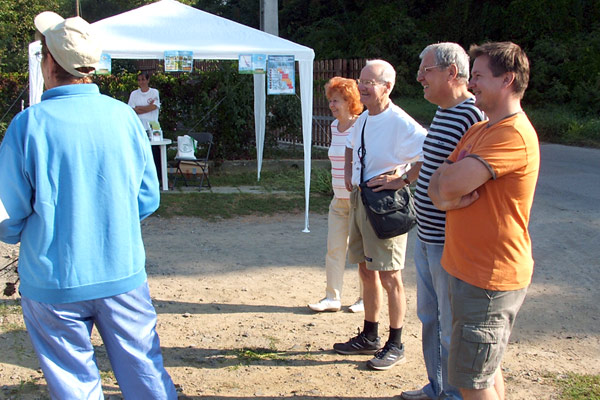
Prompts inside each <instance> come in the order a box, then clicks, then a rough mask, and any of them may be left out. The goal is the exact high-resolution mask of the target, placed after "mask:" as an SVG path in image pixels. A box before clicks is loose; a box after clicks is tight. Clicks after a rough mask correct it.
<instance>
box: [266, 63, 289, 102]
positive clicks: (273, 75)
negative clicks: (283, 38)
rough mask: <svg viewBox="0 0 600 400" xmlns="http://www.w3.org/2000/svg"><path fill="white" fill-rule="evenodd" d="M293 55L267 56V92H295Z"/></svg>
mask: <svg viewBox="0 0 600 400" xmlns="http://www.w3.org/2000/svg"><path fill="white" fill-rule="evenodd" d="M295 67H296V66H295V60H294V56H269V58H268V60H267V94H296V82H295V81H296V78H295V77H296V71H295Z"/></svg>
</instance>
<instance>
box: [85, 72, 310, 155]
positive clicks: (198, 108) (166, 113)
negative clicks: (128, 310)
mask: <svg viewBox="0 0 600 400" xmlns="http://www.w3.org/2000/svg"><path fill="white" fill-rule="evenodd" d="M95 81H96V83H97V84H98V85H99V86H100V90H101V92H102V93H104V94H107V95H109V96H112V97H115V98H117V99H119V100H122V101H124V102H127V100H128V99H129V94H130V93H131V91H133V90H135V89H136V88H137V79H136V74H135V73H127V72H122V73H119V74H117V75H109V76H98V77H96V79H95ZM150 81H151V82H150V86H151V87H154V88H156V89H158V91H159V92H160V100H161V111H160V117H159V118H160V124H161V127H162V129H163V133H164V136H165V137H166V138H169V139H171V140H173V141H175V140H176V139H177V136H180V135H182V134H185V133H187V132H188V131H189V130H192V131H195V132H211V133H213V134H214V136H215V146H214V147H213V150H212V152H211V158H213V159H215V160H217V161H219V160H223V159H226V158H227V159H251V158H255V157H256V153H255V147H256V146H255V143H256V139H255V131H254V100H253V99H254V93H253V80H252V77H251V76H250V75H240V74H239V73H238V70H237V64H236V63H232V62H218V63H215V64H214V65H213V66H212V68H209V70H207V71H194V72H193V73H191V74H180V75H174V74H165V73H162V72H159V73H155V74H154V75H152V77H151V78H150ZM300 126H301V118H300V101H299V99H298V98H297V97H296V96H268V97H267V132H266V133H265V147H270V146H271V147H272V146H275V145H276V144H277V140H276V139H277V134H280V133H281V134H291V135H296V136H298V135H300V136H301V129H300Z"/></svg>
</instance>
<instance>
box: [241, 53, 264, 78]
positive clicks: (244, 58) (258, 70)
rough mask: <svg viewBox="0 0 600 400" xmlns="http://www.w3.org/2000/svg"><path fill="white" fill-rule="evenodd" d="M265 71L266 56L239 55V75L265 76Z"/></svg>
mask: <svg viewBox="0 0 600 400" xmlns="http://www.w3.org/2000/svg"><path fill="white" fill-rule="evenodd" d="M266 69H267V55H266V54H240V57H239V62H238V72H239V73H240V74H265V73H266Z"/></svg>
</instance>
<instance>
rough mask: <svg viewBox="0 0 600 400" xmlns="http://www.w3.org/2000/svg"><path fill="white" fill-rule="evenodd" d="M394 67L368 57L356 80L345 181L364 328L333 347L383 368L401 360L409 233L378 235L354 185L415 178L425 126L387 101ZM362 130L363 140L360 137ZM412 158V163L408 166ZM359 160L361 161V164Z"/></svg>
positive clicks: (384, 185) (395, 184) (392, 185)
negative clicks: (382, 325) (382, 323)
mask: <svg viewBox="0 0 600 400" xmlns="http://www.w3.org/2000/svg"><path fill="white" fill-rule="evenodd" d="M395 81H396V71H394V68H393V67H392V66H391V65H390V64H389V63H388V62H386V61H383V60H371V61H369V62H367V65H366V66H365V67H364V68H363V69H362V71H361V73H360V79H359V80H358V90H359V92H360V100H361V102H362V103H363V104H364V105H365V106H366V107H367V111H366V112H363V113H362V114H361V116H360V117H359V118H358V120H357V122H356V127H355V129H354V131H353V132H352V134H351V135H348V140H347V142H346V162H345V168H344V181H345V182H344V183H345V185H346V188H347V189H348V190H349V191H351V192H352V193H351V195H350V208H351V210H350V234H349V243H348V245H349V248H348V259H349V261H350V262H351V263H357V264H358V263H362V262H366V263H364V264H362V265H361V266H359V271H360V276H361V278H362V280H363V285H364V289H363V290H364V295H363V301H364V307H365V320H364V329H363V331H362V332H360V333H359V334H358V336H356V337H353V338H352V339H350V340H349V341H348V342H346V343H336V344H335V345H334V346H333V348H334V350H335V351H336V352H338V353H340V354H375V357H374V358H373V359H371V360H369V361H368V362H367V366H369V367H370V368H373V369H375V370H386V369H389V368H391V367H393V366H394V365H396V364H398V363H399V362H402V361H403V360H404V346H403V344H402V340H401V335H402V326H403V323H404V315H405V313H406V297H405V294H404V286H403V284H402V273H401V270H402V269H403V268H404V256H405V252H406V240H407V237H408V234H404V235H400V236H396V237H393V238H390V239H379V238H378V237H377V235H376V234H375V232H374V230H373V228H372V227H371V225H370V223H369V221H368V220H367V217H366V214H365V209H364V206H363V204H362V201H361V200H360V193H359V190H358V185H359V184H360V183H361V170H362V178H363V180H364V181H369V183H368V185H369V186H370V187H374V188H381V189H399V188H401V187H403V186H404V185H408V184H410V182H412V181H414V180H415V179H417V175H418V174H419V168H420V165H421V161H422V160H421V158H422V154H423V153H422V152H423V141H424V139H425V136H426V135H427V131H426V130H425V129H424V128H423V127H422V126H421V125H419V124H418V123H417V122H416V121H415V120H414V119H413V118H411V117H410V116H409V115H408V114H407V113H406V112H404V110H402V109H401V108H400V107H398V106H396V105H395V104H393V103H392V101H391V100H390V93H391V92H392V89H393V88H394V83H395ZM363 133H364V145H363V144H362V140H361V136H362V135H363ZM411 163H415V164H414V165H413V166H412V168H411ZM363 165H364V166H363ZM384 290H385V292H386V293H387V296H388V310H389V318H390V336H389V339H388V341H387V342H386V344H385V345H384V346H383V348H381V345H380V339H379V336H378V327H379V314H380V313H381V308H382V303H383V301H382V300H383V292H384Z"/></svg>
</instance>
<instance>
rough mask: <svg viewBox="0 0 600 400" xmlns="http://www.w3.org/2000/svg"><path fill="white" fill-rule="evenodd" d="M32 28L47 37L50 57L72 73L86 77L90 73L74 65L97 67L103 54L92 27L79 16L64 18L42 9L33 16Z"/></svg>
mask: <svg viewBox="0 0 600 400" xmlns="http://www.w3.org/2000/svg"><path fill="white" fill-rule="evenodd" d="M34 23H35V27H36V28H37V30H38V31H40V33H41V34H42V35H44V37H45V38H46V45H47V46H48V50H49V51H50V54H52V58H54V60H55V61H56V62H57V63H58V65H60V66H61V67H63V68H64V69H65V71H67V72H68V73H70V74H71V75H74V76H77V77H80V78H81V77H84V76H88V75H90V74H91V73H93V72H94V71H92V72H90V73H84V72H80V71H77V70H76V69H75V68H80V67H92V68H94V69H96V68H97V67H98V62H99V61H100V55H101V54H102V47H100V41H99V40H98V38H97V37H96V36H95V35H94V33H93V29H92V26H91V25H90V24H89V23H88V22H87V21H86V20H84V19H83V18H81V17H73V18H67V19H64V18H63V17H61V16H60V15H58V14H56V13H54V12H52V11H44V12H43V13H41V14H38V16H37V17H35V21H34Z"/></svg>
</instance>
